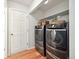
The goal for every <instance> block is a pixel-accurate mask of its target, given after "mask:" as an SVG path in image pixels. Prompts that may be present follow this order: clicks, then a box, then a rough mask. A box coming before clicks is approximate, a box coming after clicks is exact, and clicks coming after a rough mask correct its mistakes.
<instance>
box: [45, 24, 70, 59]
mask: <svg viewBox="0 0 79 59" xmlns="http://www.w3.org/2000/svg"><path fill="white" fill-rule="evenodd" d="M66 27H67V23H64V24H60V25H57V24H55V25H54V24H53V25H47V29H46V57H47V59H68V58H69V56H68V55H69V52H68V50H69V48H68V46H69V44H68V42H69V37H68V30H67V28H66Z"/></svg>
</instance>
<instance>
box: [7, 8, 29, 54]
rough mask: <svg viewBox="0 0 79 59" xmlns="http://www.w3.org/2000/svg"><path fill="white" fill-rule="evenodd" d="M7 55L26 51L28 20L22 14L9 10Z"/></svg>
mask: <svg viewBox="0 0 79 59" xmlns="http://www.w3.org/2000/svg"><path fill="white" fill-rule="evenodd" d="M8 14H9V16H8V17H9V40H8V41H9V47H8V48H9V53H8V54H9V55H12V54H15V53H18V52H21V51H23V50H27V48H28V26H27V23H28V24H29V20H28V19H26V14H24V13H23V12H20V11H17V10H12V9H9V13H8Z"/></svg>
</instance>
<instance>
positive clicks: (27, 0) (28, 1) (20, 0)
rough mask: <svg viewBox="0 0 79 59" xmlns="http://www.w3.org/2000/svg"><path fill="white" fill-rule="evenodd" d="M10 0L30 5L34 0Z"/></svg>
mask: <svg viewBox="0 0 79 59" xmlns="http://www.w3.org/2000/svg"><path fill="white" fill-rule="evenodd" d="M8 1H14V2H17V3H20V4H22V5H25V6H28V7H29V6H30V5H31V4H32V1H34V0H8Z"/></svg>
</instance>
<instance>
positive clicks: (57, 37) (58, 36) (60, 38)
mask: <svg viewBox="0 0 79 59" xmlns="http://www.w3.org/2000/svg"><path fill="white" fill-rule="evenodd" d="M50 38H51V46H53V47H54V48H58V49H61V50H63V49H66V48H67V35H66V30H65V29H55V30H52V31H51V37H50Z"/></svg>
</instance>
